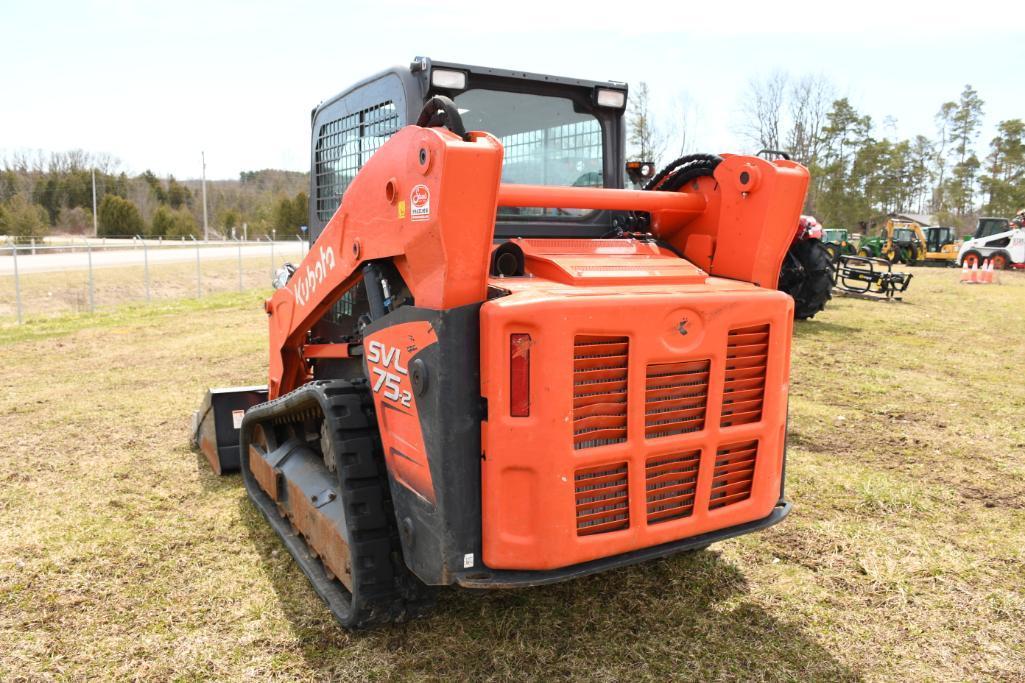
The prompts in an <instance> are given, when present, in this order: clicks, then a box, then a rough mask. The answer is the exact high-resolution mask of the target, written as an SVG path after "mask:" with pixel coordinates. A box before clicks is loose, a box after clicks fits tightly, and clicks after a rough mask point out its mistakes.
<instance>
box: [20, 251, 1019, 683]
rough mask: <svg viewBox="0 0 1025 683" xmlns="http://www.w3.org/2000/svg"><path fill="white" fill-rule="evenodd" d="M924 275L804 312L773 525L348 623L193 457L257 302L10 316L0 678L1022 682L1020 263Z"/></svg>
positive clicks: (256, 344) (450, 594)
mask: <svg viewBox="0 0 1025 683" xmlns="http://www.w3.org/2000/svg"><path fill="white" fill-rule="evenodd" d="M916 277H917V278H918V279H917V280H916V281H915V282H914V283H913V284H912V286H911V290H910V292H909V296H908V301H907V303H905V304H893V305H887V304H878V303H871V302H865V301H857V300H849V299H837V300H834V301H833V302H832V303H831V304H830V307H829V309H828V310H827V311H826V312H825V313H824V314H821V315H820V316H819V317H818V318H817V319H816V320H815V321H812V322H809V323H806V324H801V325H798V326H797V333H796V339H795V345H794V372H793V387H792V393H791V422H790V426H791V436H790V451H789V462H788V496H789V497H790V498H791V499H792V500H793V501H794V503H795V511H794V513H793V515H792V516H791V517H790V518H789V519H788V520H786V521H785V522H784V523H783V524H781V525H779V526H777V527H775V528H773V529H771V530H769V531H767V532H764V533H761V534H756V535H751V536H746V537H743V538H740V539H736V540H732V541H728V542H725V543H721V544H717V545H715V546H713V547H712V548H711V550H710V551H706V552H701V553H696V554H691V555H685V556H680V557H675V558H671V559H668V560H664V561H660V562H653V563H649V564H646V565H643V566H639V567H634V568H631V569H627V570H622V571H615V572H610V573H606V574H604V575H600V576H595V577H591V578H587V579H583V580H579V581H574V582H570V583H566V584H561V585H557V586H551V587H547V588H540V589H531V590H519V591H514V592H499V593H488V594H476V593H470V592H461V591H455V590H452V591H446V592H444V593H443V594H442V596H441V598H440V600H439V604H438V606H437V608H436V609H435V611H434V612H433V613H432V615H431V616H430V617H429V618H426V619H423V620H420V621H417V622H414V623H411V624H405V625H399V626H394V627H390V628H384V629H381V630H377V631H372V632H369V633H363V634H355V635H354V634H350V633H347V632H345V631H343V630H341V629H340V628H339V627H338V626H337V625H336V624H335V623H334V621H333V620H332V619H331V617H330V615H329V614H328V612H327V610H326V609H325V608H324V606H323V605H322V604H321V603H320V601H319V600H318V599H317V598H316V596H315V595H314V594H313V591H312V590H311V589H310V588H309V586H308V585H307V582H306V581H305V579H304V577H303V576H302V574H301V573H300V572H299V570H298V569H297V568H296V567H295V566H294V565H293V564H292V562H291V561H290V558H289V556H288V553H287V552H286V551H285V550H284V549H283V547H282V546H281V545H280V544H279V542H278V541H277V539H276V538H275V536H274V535H273V534H272V532H271V531H270V530H269V529H268V527H267V526H266V525H265V523H264V522H263V521H262V519H261V518H260V516H259V514H258V513H257V512H256V511H255V510H254V509H253V507H252V506H251V505H250V504H249V503H248V502H247V500H246V498H245V496H244V494H243V491H242V488H241V486H240V482H239V480H238V478H237V477H227V478H221V479H219V478H217V477H215V476H214V475H213V474H211V472H210V471H209V468H208V467H207V466H206V465H205V461H202V460H201V459H200V458H199V457H197V456H196V455H195V454H193V453H191V452H190V451H189V450H188V447H187V445H186V444H187V439H188V424H189V415H190V413H191V411H192V410H193V409H194V408H195V406H196V403H197V401H198V400H199V398H200V396H201V394H202V391H203V389H204V387H206V386H208V385H223V384H247V383H254V382H258V381H260V380H261V378H262V375H263V373H264V368H265V331H264V326H265V318H264V315H263V313H262V312H261V311H260V308H259V299H258V297H257V296H255V295H242V296H237V295H221V296H217V297H210V298H207V299H204V300H203V301H202V302H188V301H186V302H178V303H175V304H169V305H165V306H163V307H149V308H144V307H139V308H136V309H129V310H122V311H118V312H116V313H111V314H108V315H105V316H100V317H98V318H91V319H82V318H69V319H66V320H64V319H62V320H64V322H50V323H46V324H39V325H36V326H32V327H29V328H14V327H2V328H0V361H2V362H3V367H4V369H5V372H4V374H3V378H2V379H0V384H2V387H3V390H2V391H0V437H2V438H3V439H4V442H5V443H6V445H7V447H6V450H5V452H6V456H4V457H2V458H0V645H2V646H0V679H19V678H24V679H51V678H52V679H87V678H105V679H124V678H142V679H155V680H162V679H167V678H179V679H200V678H203V679H205V678H226V679H237V678H258V679H266V678H276V679H310V680H321V679H325V678H329V677H330V678H338V679H343V680H365V679H392V678H406V679H420V678H428V679H435V680H440V679H447V680H462V679H472V680H479V679H490V680H510V679H512V680H550V679H553V678H576V679H594V680H604V681H613V680H623V679H637V678H639V679H652V680H665V679H669V678H677V679H685V680H689V679H696V680H737V679H742V680H858V679H865V680H923V679H924V680H968V679H991V680H1022V679H1025V661H1023V657H1022V654H1023V645H1022V635H1021V634H1022V632H1023V630H1025V588H1023V586H1025V555H1023V553H1025V551H1023V548H1025V512H1023V503H1025V419H1023V417H1025V382H1022V373H1023V367H1025V366H1023V359H1025V338H1023V332H1025V275H1011V276H1006V277H1005V284H1004V285H1002V286H1000V287H974V288H973V287H963V286H958V285H957V284H956V279H957V275H956V273H954V272H953V271H938V270H925V269H919V270H917V271H916ZM87 325H92V326H87Z"/></svg>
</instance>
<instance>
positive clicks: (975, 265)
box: [968, 261, 979, 285]
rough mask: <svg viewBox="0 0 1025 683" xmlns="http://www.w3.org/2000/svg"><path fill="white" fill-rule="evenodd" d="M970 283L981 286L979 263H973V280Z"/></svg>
mask: <svg viewBox="0 0 1025 683" xmlns="http://www.w3.org/2000/svg"><path fill="white" fill-rule="evenodd" d="M968 282H970V283H971V284H973V285H977V284H979V262H978V261H972V279H970V280H969V281H968Z"/></svg>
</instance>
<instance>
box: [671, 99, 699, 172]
mask: <svg viewBox="0 0 1025 683" xmlns="http://www.w3.org/2000/svg"><path fill="white" fill-rule="evenodd" d="M700 119H701V109H700V106H699V105H698V103H697V102H696V101H695V100H694V99H693V98H692V97H691V96H690V95H689V94H688V93H687V92H681V93H680V94H679V95H678V96H677V97H676V100H675V102H674V103H673V125H671V126H670V133H671V134H672V135H673V137H675V138H676V139H677V140H679V143H680V144H679V147H678V150H679V155H680V156H683V155H685V154H691V153H692V152H696V151H698V149H697V142H698V122H699V121H700Z"/></svg>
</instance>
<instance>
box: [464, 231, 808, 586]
mask: <svg viewBox="0 0 1025 683" xmlns="http://www.w3.org/2000/svg"><path fill="white" fill-rule="evenodd" d="M631 246H633V245H631V243H630V242H629V241H628V242H625V243H624V242H623V241H617V242H612V241H611V240H609V241H605V240H578V241H574V243H573V244H568V243H567V244H566V245H565V246H563V247H562V249H563V251H564V253H563V254H561V255H560V256H561V258H562V259H563V262H565V263H568V264H572V263H575V262H576V261H580V262H582V263H587V264H590V265H588V266H584V265H580V266H577V267H576V268H577V270H576V271H574V267H573V266H572V265H568V266H567V268H566V271H564V272H566V273H567V274H569V275H570V277H552V278H551V279H542V278H531V279H528V280H525V281H522V282H515V283H514V282H510V281H509V280H493V281H492V284H493V285H495V286H500V287H503V288H506V289H508V290H509V291H510V294H509V295H508V296H505V297H501V298H497V299H493V300H491V301H489V302H487V303H486V304H485V305H484V306H483V308H482V311H481V349H482V351H481V384H482V393H483V395H484V396H485V397H486V398H487V401H488V406H489V411H488V420H487V422H486V423H485V424H484V426H483V436H482V442H483V450H484V460H483V464H482V486H483V489H482V491H483V495H482V500H483V539H484V549H483V552H484V560H485V563H486V564H487V565H488V566H489V567H494V568H499V569H521V570H522V569H554V568H559V567H565V566H568V565H573V564H578V563H581V562H586V561H589V560H594V559H597V558H601V557H606V556H608V555H614V554H620V553H625V552H629V551H633V550H637V549H640V548H645V547H650V546H655V545H660V544H663V543H667V542H671V541H675V540H679V539H682V538H687V537H691V536H696V535H699V534H703V533H707V532H710V531H714V530H717V529H722V528H726V527H731V526H736V525H739V524H743V523H746V522H751V521H754V520H758V519H762V518H764V517H766V516H767V515H768V514H769V513H770V512H771V511H772V509H773V507H774V506H775V505H776V504H777V502H778V500H779V498H780V484H781V473H782V457H783V444H784V439H785V428H786V415H787V388H788V377H789V369H790V365H789V360H790V334H791V325H792V322H791V321H792V315H793V310H792V306H793V304H792V301H791V299H790V298H789V297H788V296H786V295H785V294H782V293H780V292H777V291H773V290H766V289H761V288H758V287H755V286H754V285H751V284H748V283H743V282H737V281H732V280H726V279H721V278H714V277H711V278H710V277H707V276H706V275H705V274H704V273H703V272H701V271H699V270H698V269H697V268H695V267H694V266H692V265H690V264H689V263H687V262H686V261H683V260H681V259H679V258H677V257H675V256H661V257H654V258H652V257H650V256H641V257H634V258H636V259H637V261H638V262H637V263H636V264H634V265H632V266H631V265H627V264H626V263H623V261H625V260H628V259H629V257H626V258H624V257H620V258H619V259H618V260H617V259H616V258H615V257H614V256H611V255H608V256H607V258H606V259H605V260H603V259H602V258H601V257H600V256H598V254H600V253H601V252H602V251H603V250H605V251H608V250H616V249H618V250H620V251H625V250H627V249H629V248H630V247H631ZM638 246H641V245H638ZM645 246H646V245H645ZM588 257H589V258H588ZM552 258H555V257H554V256H553V257H552ZM605 261H608V262H609V263H608V268H607V269H605V270H603V269H602V265H601V264H602V263H604V262H605ZM529 263H530V261H529V259H528V268H529V267H530V265H529ZM687 271H690V272H687ZM542 272H545V271H542ZM617 279H619V280H621V283H618V284H617V283H616V282H615V281H616V280H617ZM570 280H571V281H570ZM514 334H528V335H530V349H529V354H530V379H529V387H530V411H529V415H528V416H524V417H512V416H511V415H510V414H509V411H508V406H509V404H510V395H509V392H510V383H509V379H508V378H509V375H510V367H509V366H510V356H511V353H510V343H509V339H510V337H511V335H514Z"/></svg>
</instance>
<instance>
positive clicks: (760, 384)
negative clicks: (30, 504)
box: [196, 59, 808, 628]
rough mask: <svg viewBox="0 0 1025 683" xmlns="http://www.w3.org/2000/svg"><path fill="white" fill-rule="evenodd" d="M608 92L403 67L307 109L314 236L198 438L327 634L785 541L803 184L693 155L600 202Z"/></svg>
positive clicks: (618, 140)
mask: <svg viewBox="0 0 1025 683" xmlns="http://www.w3.org/2000/svg"><path fill="white" fill-rule="evenodd" d="M626 97H627V88H626V86H625V84H622V83H618V82H613V81H609V82H596V81H584V80H580V79H566V78H557V77H553V76H544V75H540V74H530V73H524V72H514V71H503V70H500V69H492V68H480V67H473V66H468V65H462V64H452V63H441V62H431V61H430V60H427V59H417V60H416V61H415V62H413V64H412V65H411V66H410V67H409V68H396V69H392V70H389V71H386V72H384V73H382V74H379V75H377V76H375V77H373V78H370V79H367V80H365V81H363V82H361V83H359V84H357V85H356V86H354V87H353V88H351V89H349V90H347V91H345V92H343V93H342V94H341V95H339V96H337V97H335V98H333V99H331V100H329V101H327V102H325V103H323V104H321V105H320V106H319V107H318V108H317V109H315V110H314V112H313V136H312V145H311V171H312V172H311V185H312V188H311V214H310V226H311V237H312V240H311V245H310V249H309V253H308V254H307V255H306V257H305V259H304V260H303V261H302V263H300V264H298V265H297V266H296V267H294V268H293V267H289V268H288V269H285V270H283V271H282V272H281V278H280V282H279V283H278V284H279V285H281V286H280V288H278V289H277V290H276V291H275V292H274V294H273V296H272V297H271V298H270V299H269V300H268V301H267V302H266V312H267V315H268V321H269V326H270V362H269V378H268V384H267V387H266V388H265V391H266V394H265V395H264V394H262V393H261V388H253V387H247V388H245V389H240V390H238V391H232V390H216V391H215V392H212V393H211V394H210V395H208V398H207V402H206V404H205V406H204V409H203V410H201V411H200V413H198V414H197V420H196V442H197V445H198V446H199V447H201V448H202V449H203V450H204V451H205V452H206V453H207V455H208V457H209V458H210V460H211V463H212V464H213V465H214V466H215V468H216V469H217V470H218V471H219V472H220V471H230V470H231V469H232V468H233V467H240V468H241V471H242V475H243V479H244V482H245V486H246V489H247V490H248V493H249V496H250V498H251V500H252V501H253V503H254V504H255V505H256V506H257V507H258V508H259V509H260V511H261V512H262V513H263V514H264V515H265V516H266V518H267V520H268V522H269V523H270V524H271V526H272V527H273V528H274V529H275V530H276V531H277V532H278V534H279V535H280V536H281V539H282V541H283V542H284V544H285V545H286V547H287V548H288V550H289V551H290V552H291V554H292V555H293V556H294V558H295V560H296V561H297V562H298V563H299V565H300V566H301V567H302V569H303V571H304V572H305V574H306V575H307V576H308V577H309V579H310V581H311V583H312V585H313V587H314V588H315V590H316V591H317V593H318V594H319V595H320V596H321V597H322V598H323V599H324V600H325V602H326V603H327V605H328V607H329V608H330V609H331V611H332V612H333V613H334V615H335V616H336V617H337V619H338V620H339V621H340V622H341V623H342V624H343V625H344V626H346V627H350V628H355V627H361V626H365V625H369V624H373V623H381V622H387V621H394V620H399V619H402V618H405V617H408V616H411V615H414V614H416V613H418V612H419V611H421V609H422V608H423V607H424V605H425V604H426V600H427V597H428V596H429V587H430V586H443V585H458V586H462V587H467V588H477V589H486V588H510V587H519V586H536V585H540V584H547V583H551V582H555V581H562V580H565V579H571V578H574V577H578V576H582V575H586V574H591V573H594V572H599V571H603V570H606V569H611V568H614V567H621V566H624V565H629V564H632V563H636V562H640V561H644V560H647V559H651V558H656V557H662V556H666V555H670V554H672V553H677V552H681V551H686V550H693V549H697V548H702V547H705V546H707V545H708V544H709V543H712V542H714V541H720V540H723V539H726V538H730V537H733V536H737V535H739V534H743V533H747V532H751V531H756V530H759V529H764V528H766V527H768V526H771V525H773V524H775V523H777V522H779V521H780V520H782V519H783V518H784V517H785V516H786V515H787V513H788V512H789V509H790V505H789V503H787V502H786V500H785V499H784V495H783V473H784V456H785V450H786V423H787V391H788V383H789V372H790V339H791V328H792V319H793V301H792V299H791V298H790V297H788V296H787V295H786V294H783V293H781V292H779V291H776V285H777V277H778V273H779V272H780V264H781V261H782V259H783V257H784V254H785V253H786V251H787V249H788V247H789V246H790V242H791V240H792V238H793V230H794V227H793V226H794V225H796V223H797V221H798V218H799V215H800V211H801V206H802V203H803V200H804V195H805V191H806V188H807V185H808V173H807V171H806V170H805V169H804V168H803V167H802V166H800V165H798V164H796V163H794V162H791V161H788V160H785V159H777V160H766V159H763V158H759V157H748V156H735V155H725V154H724V155H722V156H716V155H691V156H688V157H683V158H681V159H678V160H676V161H675V162H674V163H673V164H670V165H669V166H668V167H666V169H664V170H663V171H662V172H660V173H658V174H656V175H655V176H654V177H652V178H651V179H650V180H648V182H647V184H646V185H645V188H644V189H641V190H625V189H622V185H623V171H624V158H623V157H624V154H623V149H624V127H623V110H624V106H625V103H626Z"/></svg>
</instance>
